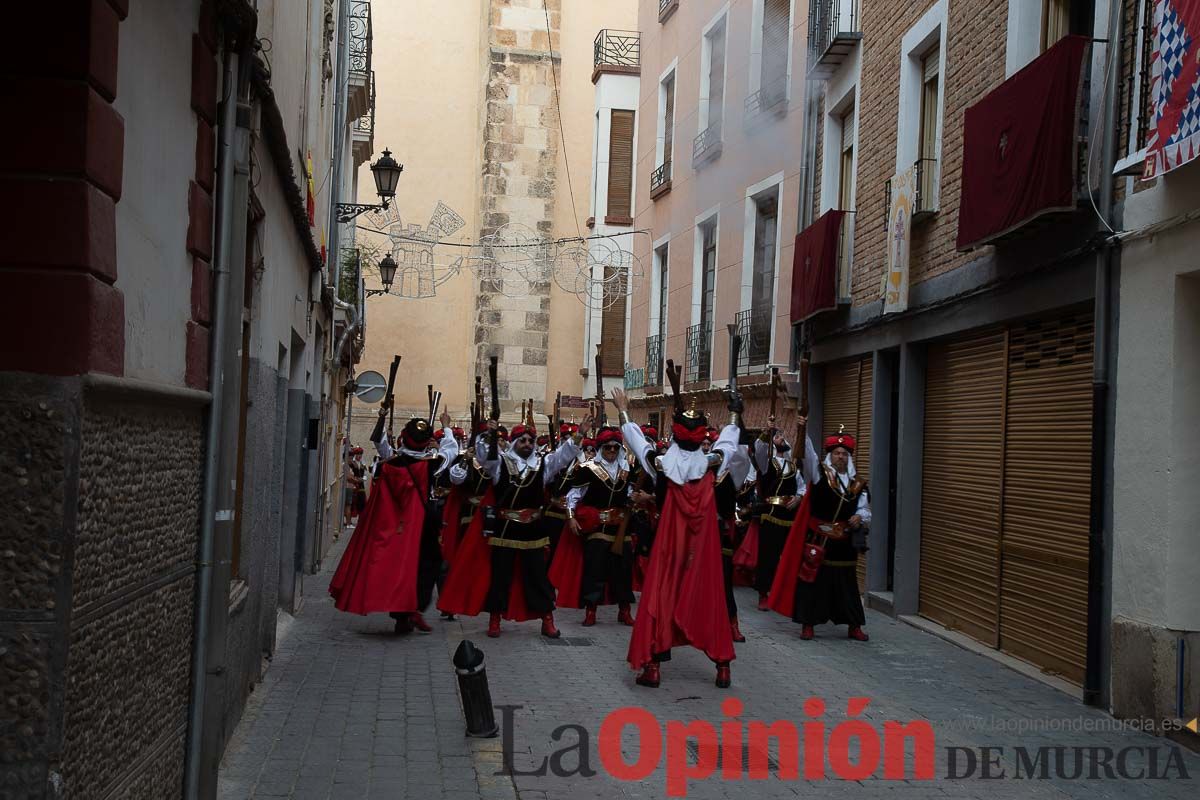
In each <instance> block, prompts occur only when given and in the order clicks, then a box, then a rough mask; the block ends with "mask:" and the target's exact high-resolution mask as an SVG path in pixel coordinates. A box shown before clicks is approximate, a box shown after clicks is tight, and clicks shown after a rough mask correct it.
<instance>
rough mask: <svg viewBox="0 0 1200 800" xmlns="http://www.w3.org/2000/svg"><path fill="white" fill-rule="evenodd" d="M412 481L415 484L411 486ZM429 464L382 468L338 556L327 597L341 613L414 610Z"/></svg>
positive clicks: (421, 463) (415, 608) (385, 465)
mask: <svg viewBox="0 0 1200 800" xmlns="http://www.w3.org/2000/svg"><path fill="white" fill-rule="evenodd" d="M414 479H415V481H416V482H415V483H414ZM428 496H429V462H426V461H418V462H416V463H415V464H411V465H410V466H409V467H407V468H405V467H395V466H392V465H390V464H384V465H383V469H382V470H381V472H380V475H379V477H378V478H376V479H375V481H374V482H373V484H372V487H371V496H370V498H369V499H368V500H367V505H366V508H364V509H363V513H362V515H361V516H360V517H359V519H358V526H357V527H356V528H355V529H354V534H353V535H352V536H351V537H350V544H349V545H348V546H347V547H346V552H345V553H343V554H342V560H341V561H340V562H339V563H338V568H337V571H336V572H335V573H334V575H333V581H332V582H330V584H329V593H330V594H331V595H333V600H334V603H333V604H334V606H335V607H336V608H337V609H338V610H339V611H347V612H349V613H351V614H371V613H374V612H380V611H385V612H386V611H400V612H403V611H417V610H419V609H418V608H417V562H418V560H419V554H420V551H421V532H422V530H423V528H424V525H425V504H424V503H423V502H422V498H424V497H428Z"/></svg>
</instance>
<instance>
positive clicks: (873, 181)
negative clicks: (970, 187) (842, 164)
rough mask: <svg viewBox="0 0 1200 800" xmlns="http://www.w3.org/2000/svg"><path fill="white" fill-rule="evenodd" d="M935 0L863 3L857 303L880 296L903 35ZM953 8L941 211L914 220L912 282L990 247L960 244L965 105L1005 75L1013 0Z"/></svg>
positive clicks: (944, 85) (984, 0)
mask: <svg viewBox="0 0 1200 800" xmlns="http://www.w3.org/2000/svg"><path fill="white" fill-rule="evenodd" d="M933 5H934V4H933V3H932V2H928V0H927V1H926V2H922V3H919V4H909V5H903V4H901V5H896V4H895V3H882V2H870V1H868V2H865V3H863V9H862V15H863V16H862V31H863V45H862V76H861V81H860V83H859V92H860V94H859V98H860V99H859V104H858V108H859V113H858V120H859V121H858V125H859V131H858V141H859V143H860V147H859V149H858V172H857V178H856V184H857V198H858V200H857V206H858V224H857V225H856V226H855V240H854V274H853V279H852V293H853V297H854V305H855V306H862V305H865V304H867V303H872V302H878V300H879V298H880V287H881V285H882V282H883V271H884V264H885V263H886V260H887V257H886V233H885V231H884V228H883V220H884V218H885V217H886V213H887V209H886V208H885V199H884V184H885V183H886V182H887V180H888V179H889V178H891V177H892V175H893V174H894V173H895V167H896V137H897V125H898V113H899V84H900V59H901V58H902V56H901V53H900V50H901V39H902V38H903V36H904V34H905V32H906V31H907V30H908V29H909V28H911V27H912V26H913V25H914V24H915V23H916V22H917V21H918V20H919V19H920V18H921V16H922V15H924V14H925V12H927V11H928V10H929V8H930V7H932V6H933ZM947 16H948V19H947V25H946V31H945V32H944V35H946V36H947V47H946V65H945V75H944V76H943V83H942V92H943V95H944V101H943V102H944V107H943V113H942V151H941V152H942V159H941V160H942V163H941V164H939V193H938V197H939V201H938V212H937V214H935V215H934V216H933V217H932V218H931V219H927V220H925V221H923V222H920V223H917V224H916V225H915V226H914V227H913V234H912V245H911V247H912V249H911V261H910V263H911V272H910V282H911V283H912V284H916V283H920V282H921V281H924V280H928V279H930V278H933V277H936V276H938V275H942V274H944V273H946V272H949V271H951V270H954V269H957V268H958V267H961V266H963V265H964V264H966V263H968V262H969V261H972V260H974V259H977V258H979V257H980V255H982V254H983V253H984V252H986V251H976V252H972V253H959V252H957V251H956V250H955V242H954V240H955V236H956V235H957V233H958V206H959V197H960V189H961V173H962V146H963V138H962V132H963V112H964V111H965V110H966V108H967V107H968V106H970V105H972V104H974V103H975V102H977V101H978V100H979V99H980V98H981V97H982V96H983V95H984V94H986V93H987V92H989V91H991V90H992V89H994V88H995V87H996V86H998V85H1000V83H1001V82H1003V80H1004V54H1005V48H1004V41H1005V37H1006V32H1007V26H1008V3H1007V2H1004V1H1003V0H972V1H971V2H968V3H950V4H949V8H948V11H947ZM818 163H820V159H818Z"/></svg>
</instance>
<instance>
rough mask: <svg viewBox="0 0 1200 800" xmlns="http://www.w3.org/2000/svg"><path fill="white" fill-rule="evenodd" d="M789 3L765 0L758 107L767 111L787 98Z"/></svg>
mask: <svg viewBox="0 0 1200 800" xmlns="http://www.w3.org/2000/svg"><path fill="white" fill-rule="evenodd" d="M791 28H792V23H791V2H790V0H765V2H764V4H763V21H762V76H761V78H760V83H759V89H760V91H762V93H763V100H762V107H763V108H770V107H771V106H773V105H775V104H776V103H778V102H779V101H780V100H782V99H783V98H784V97H786V95H787V70H788V53H789V51H790V49H791V48H790V42H789V34H790V33H791Z"/></svg>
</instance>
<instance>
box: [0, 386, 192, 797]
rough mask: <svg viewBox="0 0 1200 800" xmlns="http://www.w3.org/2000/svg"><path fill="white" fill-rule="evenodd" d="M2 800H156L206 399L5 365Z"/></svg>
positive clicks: (183, 692)
mask: <svg viewBox="0 0 1200 800" xmlns="http://www.w3.org/2000/svg"><path fill="white" fill-rule="evenodd" d="M2 385H3V386H4V389H3V391H2V392H0V406H2V407H3V409H4V411H3V412H2V413H0V430H2V431H3V433H4V435H5V438H6V440H7V441H8V442H10V444H11V445H12V446H11V447H9V448H6V450H5V454H4V456H3V457H2V458H0V471H3V473H4V474H5V477H6V478H9V480H6V481H4V482H3V485H4V486H5V491H6V493H7V494H8V495H9V496H6V497H5V498H4V499H5V500H6V502H5V503H4V504H3V511H2V512H0V517H2V519H0V531H2V532H0V596H2V597H3V600H2V601H0V603H2V605H0V642H3V645H0V646H2V647H3V650H2V651H0V669H2V670H3V679H2V680H0V707H3V708H4V709H5V710H6V712H7V713H11V711H12V710H15V711H16V718H15V721H16V723H17V724H15V725H11V726H10V725H5V732H4V733H3V734H0V751H2V752H3V753H4V769H5V772H6V773H9V772H10V771H11V775H13V776H16V779H15V781H14V780H13V778H12V777H9V776H6V783H5V784H4V790H5V796H6V797H13V798H25V797H29V798H34V797H37V798H42V797H76V796H87V795H94V796H110V795H111V796H125V797H144V798H147V799H149V798H163V797H169V796H172V795H174V794H177V793H178V791H179V784H178V783H174V784H170V783H168V782H165V781H166V776H170V775H175V776H179V775H181V774H182V769H183V752H184V747H183V741H184V735H185V732H186V711H187V705H188V702H187V701H188V689H189V685H190V676H191V675H190V657H191V651H192V606H193V595H194V592H195V588H194V580H193V576H194V570H195V554H196V541H197V535H198V531H199V511H200V465H201V463H202V459H201V452H202V445H203V443H202V438H201V437H202V427H203V426H202V420H203V406H202V404H201V402H202V400H203V398H204V397H206V396H205V395H203V394H201V393H198V392H187V391H184V390H173V389H157V388H155V387H152V386H147V385H139V384H133V383H131V382H127V381H121V380H117V379H103V380H101V379H92V380H90V381H89V382H87V383H85V382H83V381H81V380H80V379H76V378H70V379H41V378H35V377H32V376H27V375H15V374H11V373H10V374H7V375H5V379H4V381H3V382H2Z"/></svg>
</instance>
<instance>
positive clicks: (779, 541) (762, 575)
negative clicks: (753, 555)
mask: <svg viewBox="0 0 1200 800" xmlns="http://www.w3.org/2000/svg"><path fill="white" fill-rule="evenodd" d="M779 516H782V515H779ZM790 530H791V526H790V525H789V526H788V527H784V526H782V525H778V524H776V523H774V522H771V521H769V520H767V519H766V518H765V517H764V519H763V521H762V522H760V523H759V525H758V563H757V564H755V565H754V588H755V589H757V590H758V593H759V594H767V593H769V592H770V591H771V584H772V583H774V582H775V570H776V569H778V568H779V559H780V557H782V556H783V546H784V545H785V544H787V537H788V531H790Z"/></svg>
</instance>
